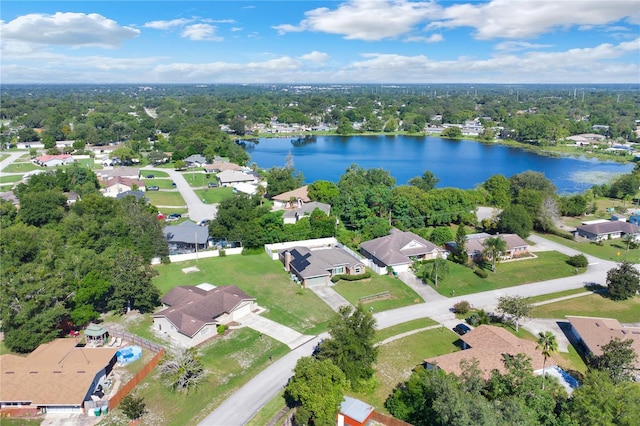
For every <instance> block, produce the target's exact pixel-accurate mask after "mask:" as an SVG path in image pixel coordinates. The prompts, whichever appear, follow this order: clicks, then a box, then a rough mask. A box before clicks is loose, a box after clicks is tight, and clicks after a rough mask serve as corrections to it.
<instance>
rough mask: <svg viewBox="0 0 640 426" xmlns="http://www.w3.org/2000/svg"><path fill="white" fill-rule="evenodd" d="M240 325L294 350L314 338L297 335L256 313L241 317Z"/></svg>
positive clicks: (291, 330)
mask: <svg viewBox="0 0 640 426" xmlns="http://www.w3.org/2000/svg"><path fill="white" fill-rule="evenodd" d="M240 323H241V324H242V325H243V326H246V327H249V328H252V329H254V330H256V331H258V332H260V333H262V334H266V335H267V336H269V337H271V338H273V339H276V340H278V341H280V342H282V343H284V344H285V345H287V346H289V348H290V349H295V348H297V347H298V346H300V345H302V344H304V343H307V342H308V341H309V340H311V339H313V338H314V337H315V336H307V335H305V334H302V333H299V332H297V331H295V330H293V329H291V328H289V327H286V326H284V325H282V324H279V323H277V322H275V321H272V320H270V319H268V318H265V317H263V316H260V315H258V314H256V313H250V314H248V315H246V316H244V317H242V320H241V322H240Z"/></svg>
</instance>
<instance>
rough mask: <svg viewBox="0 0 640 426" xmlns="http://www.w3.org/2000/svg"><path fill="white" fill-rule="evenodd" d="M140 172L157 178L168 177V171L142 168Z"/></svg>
mask: <svg viewBox="0 0 640 426" xmlns="http://www.w3.org/2000/svg"><path fill="white" fill-rule="evenodd" d="M140 173H141V174H142V176H147V175H153V176H155V177H157V178H168V177H169V173H167V172H163V171H160V170H142V171H141V172H140Z"/></svg>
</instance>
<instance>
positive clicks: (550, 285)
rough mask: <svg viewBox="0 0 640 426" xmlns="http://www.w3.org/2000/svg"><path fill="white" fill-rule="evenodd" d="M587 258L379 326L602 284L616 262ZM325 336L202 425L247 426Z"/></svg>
mask: <svg viewBox="0 0 640 426" xmlns="http://www.w3.org/2000/svg"><path fill="white" fill-rule="evenodd" d="M529 239H530V240H531V241H533V242H534V243H536V246H539V247H544V248H547V249H549V250H555V251H558V252H561V253H564V254H567V255H569V256H573V255H575V254H578V253H579V252H578V251H576V250H573V249H571V248H568V247H565V246H563V245H560V244H557V243H554V242H552V241H549V240H547V239H545V238H542V237H539V236H536V235H532V236H530V237H529ZM587 258H588V259H589V267H588V268H587V272H585V273H584V274H581V275H577V276H571V277H566V278H559V279H555V280H549V281H540V282H537V283H532V284H524V285H520V286H516V287H509V288H504V289H499V290H492V291H486V292H482V293H476V294H468V295H465V296H458V297H452V298H447V299H444V300H442V299H435V300H432V301H429V302H426V303H421V304H417V305H411V306H406V307H404V308H398V309H393V310H390V311H385V312H380V313H377V314H375V315H374V316H375V318H376V321H377V326H378V328H379V329H383V328H387V327H391V326H394V325H397V324H401V323H404V322H407V321H411V320H414V319H419V318H426V317H429V318H432V319H435V320H436V321H438V322H442V321H445V320H450V319H452V318H454V315H453V313H452V312H451V308H452V306H453V305H454V304H455V303H456V302H459V301H461V300H467V301H469V303H471V304H472V305H473V306H474V307H476V308H484V309H493V307H494V306H495V305H496V304H497V303H498V298H499V297H501V296H505V295H519V296H523V297H532V296H539V295H543V294H548V293H555V292H559V291H563V290H570V289H574V288H580V287H583V286H584V285H586V284H590V283H600V284H603V283H604V282H605V279H606V274H607V271H608V270H609V269H611V268H613V267H615V266H616V263H615V262H611V261H607V260H602V259H598V258H595V257H592V256H588V255H587ZM325 337H327V334H326V333H325V334H323V335H320V336H317V337H316V338H314V339H313V340H311V341H309V342H307V343H305V344H303V345H302V346H300V347H298V348H297V349H295V350H293V351H291V352H289V353H288V354H287V355H285V356H284V357H282V358H281V359H279V360H278V361H276V362H274V363H273V364H271V365H270V366H268V367H267V368H265V369H264V370H263V371H262V372H261V373H260V374H258V375H257V376H255V377H254V378H253V379H251V380H250V381H249V382H247V384H245V385H244V386H243V387H242V388H240V389H239V390H238V391H236V392H235V393H234V394H233V395H231V397H229V398H228V399H227V400H226V401H224V402H223V403H222V404H221V405H220V406H219V407H218V408H216V409H215V410H214V411H213V412H212V413H211V414H209V415H208V416H207V417H206V418H205V419H204V420H203V421H202V422H200V423H199V424H200V425H202V426H210V425H211V426H214V425H224V426H235V425H244V424H246V423H247V422H249V420H251V418H252V417H253V416H255V414H256V413H257V412H258V411H260V409H261V408H262V407H263V406H264V405H265V404H266V403H267V402H268V401H270V400H271V399H272V398H273V397H275V396H276V395H277V394H278V393H279V392H280V391H281V390H282V388H283V387H284V386H286V384H287V381H288V380H289V378H290V377H291V375H292V374H293V368H294V367H295V365H296V362H297V361H298V359H299V358H301V357H303V356H309V355H311V353H312V352H313V349H314V347H315V346H316V345H317V344H318V342H319V341H320V340H322V339H323V338H325Z"/></svg>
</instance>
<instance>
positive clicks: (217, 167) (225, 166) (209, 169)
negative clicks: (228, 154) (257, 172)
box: [203, 161, 244, 174]
mask: <svg viewBox="0 0 640 426" xmlns="http://www.w3.org/2000/svg"><path fill="white" fill-rule="evenodd" d="M203 167H204V172H205V173H211V174H215V173H220V172H224V171H226V170H233V171H236V172H240V171H242V170H244V167H242V166H239V165H237V164H235V163H230V162H223V161H214V162H213V163H211V164H207V165H205V166H203Z"/></svg>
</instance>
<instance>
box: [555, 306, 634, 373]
mask: <svg viewBox="0 0 640 426" xmlns="http://www.w3.org/2000/svg"><path fill="white" fill-rule="evenodd" d="M566 318H567V320H568V321H569V324H571V332H572V333H573V335H574V336H575V338H576V340H577V341H578V348H579V349H581V351H582V352H583V353H584V355H587V356H589V355H591V356H600V355H602V347H603V346H604V345H606V344H607V343H609V342H610V341H611V340H613V339H615V338H618V339H620V340H632V342H633V343H632V345H631V347H632V348H633V350H634V351H635V352H636V354H640V327H627V326H624V325H622V324H620V322H619V321H618V320H617V319H613V318H598V317H581V316H570V315H567V317H566ZM635 368H636V370H638V379H639V380H640V358H638V359H636V361H635Z"/></svg>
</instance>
